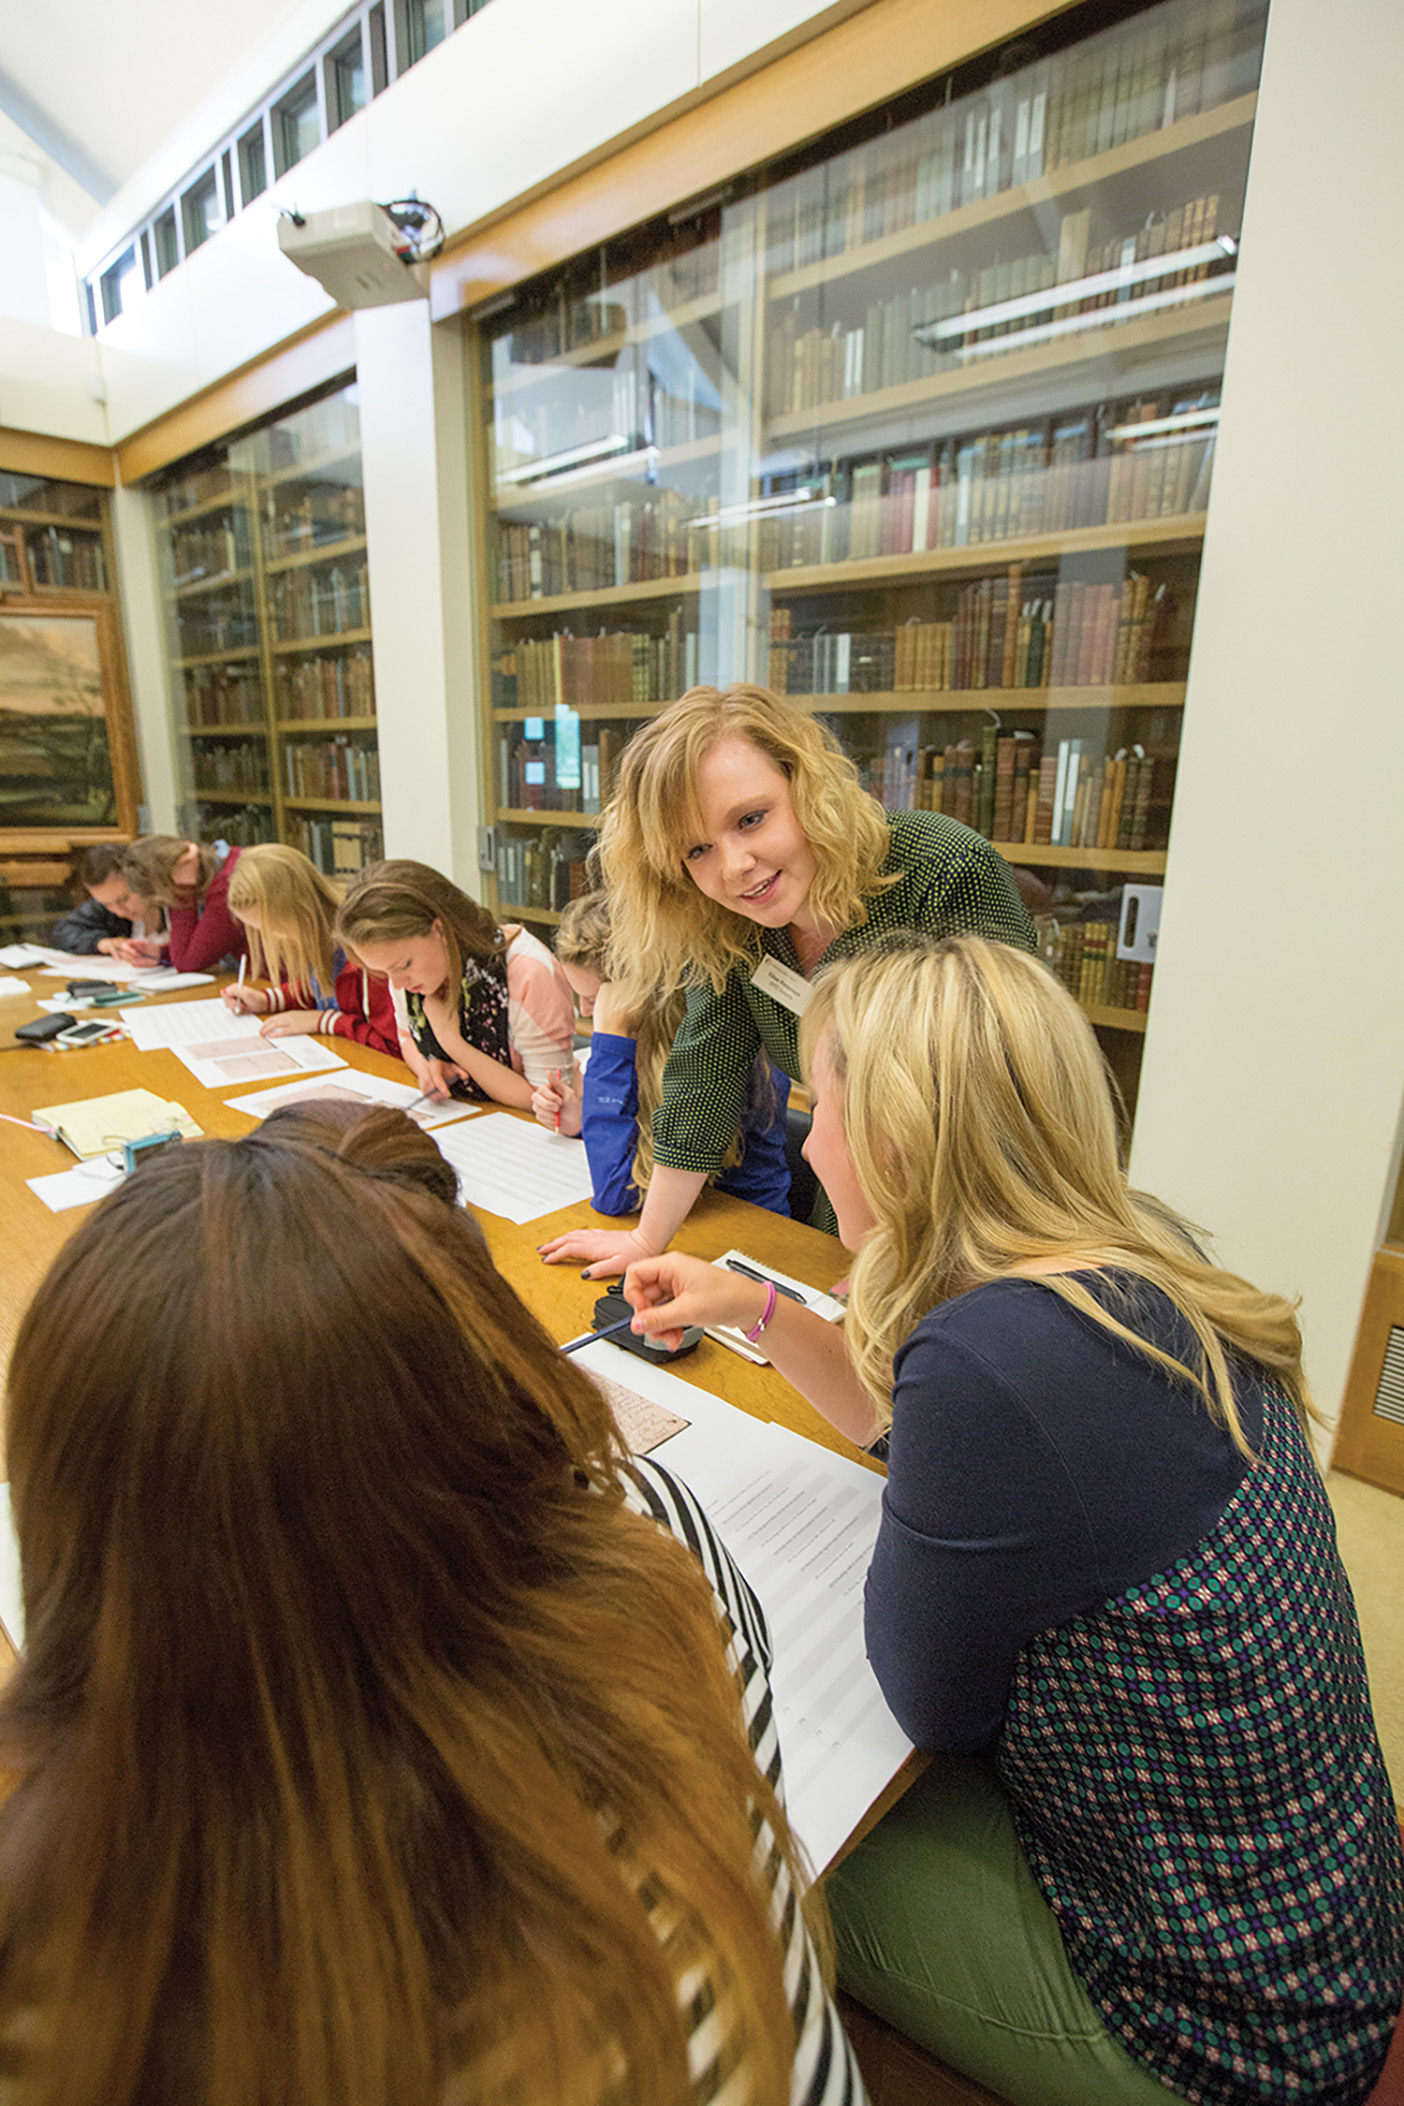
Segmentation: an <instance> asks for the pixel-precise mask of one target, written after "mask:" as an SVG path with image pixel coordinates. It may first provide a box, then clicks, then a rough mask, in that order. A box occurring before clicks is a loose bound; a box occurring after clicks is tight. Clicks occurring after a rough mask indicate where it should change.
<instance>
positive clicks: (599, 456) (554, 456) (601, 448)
mask: <svg viewBox="0 0 1404 2106" xmlns="http://www.w3.org/2000/svg"><path fill="white" fill-rule="evenodd" d="M633 443H634V442H633V440H632V439H626V438H623V437H622V436H621V435H620V433H618V432H611V433H610V435H609V437H608V438H607V439H591V441H590V443H589V445H588V446H568V447H567V448H566V449H565V451H564V452H563V453H544V454H542V456H541V458H540V460H536V461H528V462H527V463H526V465H525V466H524V467H522V468H507V469H503V470H502V471H500V472H499V474H498V477H497V481H498V485H499V487H500V486H501V485H502V484H503V483H534V482H538V481H539V480H540V479H541V477H542V476H545V475H554V474H555V472H556V470H557V469H558V468H573V467H575V465H576V464H577V462H581V461H599V460H604V459H606V458H607V457H608V456H609V455H610V454H614V453H624V452H627V450H628V449H629V447H631V446H632V445H633Z"/></svg>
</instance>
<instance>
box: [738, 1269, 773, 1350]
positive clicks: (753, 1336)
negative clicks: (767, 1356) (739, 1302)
mask: <svg viewBox="0 0 1404 2106" xmlns="http://www.w3.org/2000/svg"><path fill="white" fill-rule="evenodd" d="M775 1302H776V1294H775V1282H774V1280H767V1281H766V1283H765V1307H764V1309H762V1311H761V1313H760V1320H759V1321H758V1323H757V1324H756V1326H755V1328H754V1329H753V1330H750V1331H743V1332H742V1333H741V1336H742V1337H743V1338H744V1339H745V1340H746V1343H747V1344H748V1345H754V1344H755V1342H756V1340H757V1339H758V1338H759V1337H760V1335H761V1332H762V1331H763V1330H764V1329H765V1327H766V1325H767V1324H768V1323H769V1322H770V1319H771V1317H772V1316H774V1314H775Z"/></svg>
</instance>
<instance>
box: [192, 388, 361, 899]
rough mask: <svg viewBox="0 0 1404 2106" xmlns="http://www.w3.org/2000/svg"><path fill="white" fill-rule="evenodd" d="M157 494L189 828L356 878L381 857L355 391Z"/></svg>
mask: <svg viewBox="0 0 1404 2106" xmlns="http://www.w3.org/2000/svg"><path fill="white" fill-rule="evenodd" d="M151 487H152V489H153V491H154V495H155V503H156V508H157V522H158V526H157V544H158V554H159V560H160V568H161V579H162V588H163V595H164V604H165V612H166V634H167V650H168V659H169V667H170V684H171V696H172V714H173V718H174V725H175V731H176V747H177V759H178V769H179V781H180V792H181V802H180V816H179V819H178V824H179V825H180V827H181V828H182V829H183V830H184V831H187V832H189V833H190V834H191V835H192V836H193V837H197V838H200V839H211V838H214V837H216V836H221V835H222V836H223V837H224V838H225V839H226V840H233V841H238V842H240V843H241V844H248V843H251V842H254V841H275V840H276V841H286V842H288V843H290V844H291V845H292V846H293V847H295V848H300V849H302V850H303V851H304V852H305V853H306V854H307V855H309V856H310V857H311V858H312V860H313V862H314V863H316V864H317V865H318V867H319V868H320V869H322V870H325V871H327V872H328V873H329V874H336V875H350V874H352V873H353V872H355V871H357V870H359V869H360V868H361V866H362V865H363V864H364V863H367V862H370V861H372V860H374V859H375V858H376V857H377V856H379V855H381V854H382V853H383V845H382V843H383V837H382V831H381V824H380V756H379V747H378V742H377V727H376V708H375V681H374V672H373V666H372V656H371V650H372V635H371V624H370V600H369V592H368V586H367V575H366V534H365V505H364V500H363V496H362V489H361V455H360V427H359V416H358V411H357V406H356V391H355V387H354V385H348V384H345V383H342V384H340V385H338V386H336V387H335V388H333V389H332V390H331V391H330V392H328V393H325V394H323V395H321V396H320V397H318V398H317V399H316V400H315V401H312V402H309V403H306V404H304V405H303V406H302V407H300V408H298V409H296V410H293V411H290V412H287V413H285V414H283V415H281V416H279V417H277V418H275V419H274V420H273V421H271V422H270V423H268V424H265V425H264V426H262V427H261V428H260V429H259V430H257V431H254V432H252V433H250V434H248V435H246V436H245V437H243V438H240V439H237V440H234V441H232V442H230V443H228V444H226V445H222V446H217V447H214V448H211V449H209V450H208V451H206V452H205V453H202V454H200V455H198V456H196V457H193V458H192V459H189V460H186V461H182V462H180V463H178V464H177V465H176V466H175V467H174V468H171V469H168V470H166V471H165V472H164V473H163V474H162V475H160V476H159V477H157V478H155V479H154V480H153V483H152V485H151Z"/></svg>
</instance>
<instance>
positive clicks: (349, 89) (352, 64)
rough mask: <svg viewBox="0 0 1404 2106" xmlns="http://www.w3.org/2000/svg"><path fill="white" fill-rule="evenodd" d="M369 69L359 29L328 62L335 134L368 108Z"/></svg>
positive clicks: (329, 114) (331, 123)
mask: <svg viewBox="0 0 1404 2106" xmlns="http://www.w3.org/2000/svg"><path fill="white" fill-rule="evenodd" d="M365 102H366V68H365V59H364V56H363V54H362V50H361V32H360V28H359V27H357V28H356V30H355V31H354V32H353V33H352V35H350V36H349V37H346V38H345V39H344V40H343V41H342V42H341V43H340V44H338V45H337V47H336V50H335V51H333V52H332V54H331V56H330V57H329V58H328V60H327V122H328V125H329V127H330V129H331V130H332V131H335V130H336V128H337V126H338V125H341V124H345V122H346V120H347V118H348V117H354V116H355V114H356V112H357V110H361V109H364V108H365Z"/></svg>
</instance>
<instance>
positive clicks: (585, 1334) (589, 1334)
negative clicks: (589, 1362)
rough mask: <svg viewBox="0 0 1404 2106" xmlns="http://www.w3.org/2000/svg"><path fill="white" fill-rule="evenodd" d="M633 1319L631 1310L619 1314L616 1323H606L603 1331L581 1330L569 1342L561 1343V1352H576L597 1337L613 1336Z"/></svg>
mask: <svg viewBox="0 0 1404 2106" xmlns="http://www.w3.org/2000/svg"><path fill="white" fill-rule="evenodd" d="M633 1321H634V1317H633V1311H632V1310H631V1311H630V1313H629V1314H628V1315H627V1316H621V1317H620V1319H619V1321H618V1323H617V1324H606V1325H605V1327H604V1329H603V1331H582V1332H581V1334H580V1336H579V1338H572V1339H571V1340H570V1342H569V1344H568V1345H563V1346H562V1347H561V1348H560V1350H561V1352H563V1353H578V1352H579V1350H580V1348H581V1346H586V1345H593V1344H594V1342H595V1340H596V1339H597V1338H613V1336H614V1334H615V1332H616V1331H627V1330H628V1328H629V1326H630V1324H632V1322H633Z"/></svg>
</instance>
